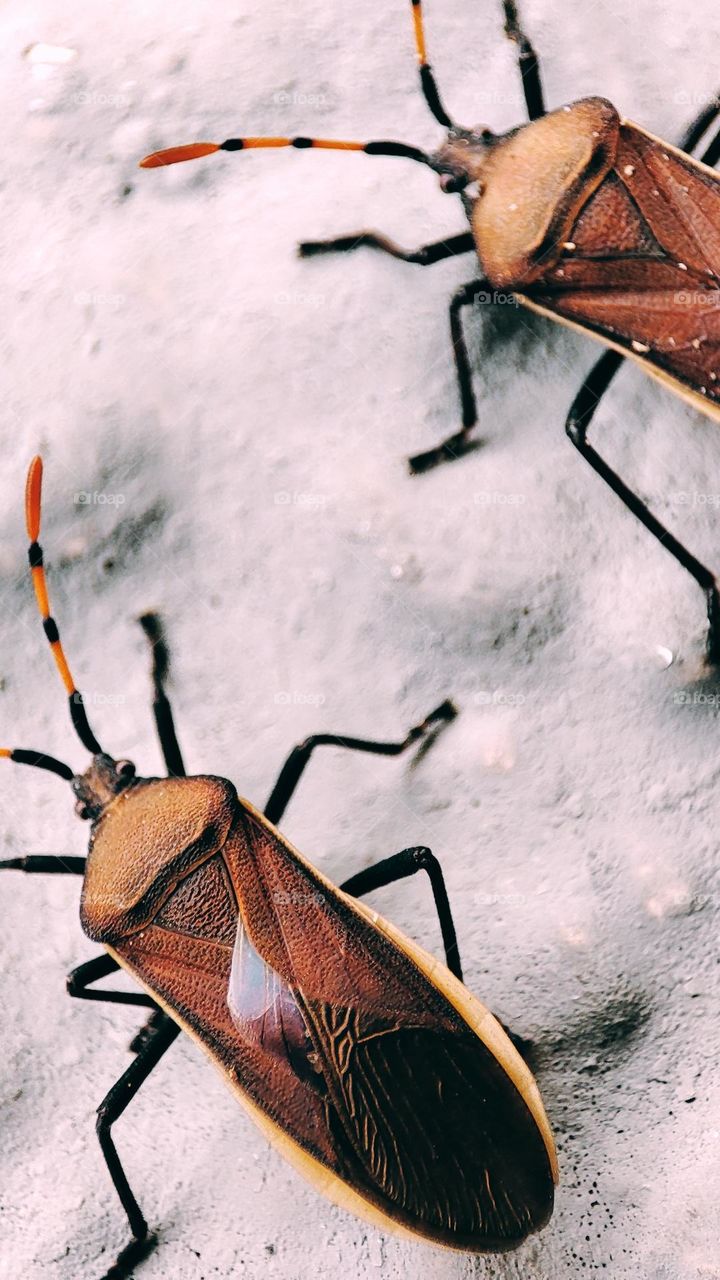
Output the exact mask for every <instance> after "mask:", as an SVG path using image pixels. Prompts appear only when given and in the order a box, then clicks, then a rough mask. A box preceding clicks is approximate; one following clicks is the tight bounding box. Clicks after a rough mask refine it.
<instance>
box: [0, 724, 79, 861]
mask: <svg viewBox="0 0 720 1280" xmlns="http://www.w3.org/2000/svg"><path fill="white" fill-rule="evenodd" d="M0 760H13V761H14V763H15V764H31V765H33V766H34V767H35V768H36V769H47V771H48V773H56V774H57V775H58V777H59V778H64V779H65V781H66V782H72V780H73V778H74V776H75V775H74V773H73V771H72V769H71V768H70V766H69V765H67V764H63V762H62V760H56V759H55V757H54V756H48V755H46V754H45V752H44V751H22V750H21V749H20V748H19V747H0ZM0 865H7V864H4V863H3V864H0Z"/></svg>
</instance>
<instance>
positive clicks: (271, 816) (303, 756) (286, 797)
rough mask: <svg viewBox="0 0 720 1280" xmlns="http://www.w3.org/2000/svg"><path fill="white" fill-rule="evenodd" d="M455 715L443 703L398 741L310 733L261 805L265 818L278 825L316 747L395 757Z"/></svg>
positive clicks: (454, 711) (287, 762)
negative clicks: (378, 740)
mask: <svg viewBox="0 0 720 1280" xmlns="http://www.w3.org/2000/svg"><path fill="white" fill-rule="evenodd" d="M456 715H457V711H456V709H455V707H454V706H453V704H452V702H449V701H447V702H443V703H442V704H441V705H440V706H439V707H436V708H435V710H434V711H431V712H430V715H429V716H427V717H426V718H425V720H423V722H422V724H418V725H415V727H414V728H413V729H411V730H410V732H409V733H408V734H406V736H405V737H404V738H403V740H402V742H369V741H366V740H365V739H364V738H346V737H342V736H340V735H339V734H336V733H316V734H313V736H312V737H311V738H306V739H305V741H304V742H301V743H300V745H299V746H297V747H295V748H294V749H293V750H292V751H291V752H290V755H289V756H288V758H287V760H286V761H285V764H284V765H283V767H282V769H281V770H280V775H279V777H278V780H277V782H276V783H275V786H274V787H273V789H272V791H271V793H270V798H269V800H268V802H267V804H266V805H265V810H264V812H265V817H266V818H267V819H268V820H269V821H270V822H273V823H275V824H276V825H277V823H278V822H280V820H281V819H282V816H283V814H284V812H285V810H286V809H287V807H288V804H289V803H290V800H291V798H292V796H293V794H294V792H295V788H296V787H297V785H298V783H299V781H300V778H301V777H302V775H303V773H304V771H305V768H306V766H307V764H308V762H309V760H310V757H311V755H312V753H313V751H314V750H315V748H316V747H345V748H347V749H348V750H349V751H367V752H369V753H370V754H371V755H376V756H399V755H400V753H401V752H402V751H405V750H407V748H408V747H410V746H412V744H413V743H414V742H418V741H420V739H421V738H425V737H426V736H427V735H428V734H429V733H430V731H431V730H432V729H433V728H434V727H435V726H437V725H440V724H443V723H446V722H447V721H449V720H454V718H455V716H456Z"/></svg>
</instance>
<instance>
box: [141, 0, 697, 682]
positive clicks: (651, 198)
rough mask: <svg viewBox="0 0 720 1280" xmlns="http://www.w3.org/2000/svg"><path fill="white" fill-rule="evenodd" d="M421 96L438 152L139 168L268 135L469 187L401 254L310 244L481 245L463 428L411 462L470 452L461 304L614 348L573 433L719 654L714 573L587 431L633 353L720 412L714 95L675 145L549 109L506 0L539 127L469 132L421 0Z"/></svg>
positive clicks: (577, 413)
mask: <svg viewBox="0 0 720 1280" xmlns="http://www.w3.org/2000/svg"><path fill="white" fill-rule="evenodd" d="M411 8H412V16H413V22H414V31H415V44H416V49H417V56H418V63H419V69H420V81H421V87H422V91H423V94H424V97H425V101H426V102H427V105H428V107H429V109H430V111H431V112H432V114H433V116H434V118H435V119H436V120H437V122H438V124H440V125H442V126H443V128H444V129H446V130H447V137H446V139H445V141H444V143H443V144H442V145H441V146H440V147H439V149H438V150H437V151H436V152H434V153H432V154H429V153H426V152H424V151H421V150H420V149H418V148H417V147H413V146H409V145H407V144H405V143H402V142H392V141H378V142H368V143H360V142H346V141H332V140H328V139H320V138H307V137H296V138H279V137H278V138H258V137H245V138H229V139H227V140H226V141H225V142H222V143H219V144H218V143H207V142H201V143H192V144H190V145H187V146H179V147H170V148H167V149H165V150H162V151H158V152H154V153H153V154H151V155H149V156H147V157H146V158H145V159H144V160H143V161H142V162H141V164H142V166H143V167H144V168H156V167H159V166H162V165H168V164H176V163H178V162H180V161H184V160H193V159H197V158H198V157H201V156H206V155H209V154H211V153H213V152H216V151H239V150H247V149H253V148H258V147H288V146H289V147H296V148H300V149H308V148H320V149H338V150H344V151H364V152H365V153H366V154H368V155H385V156H404V157H406V158H407V159H409V160H414V161H416V162H419V163H421V164H424V165H427V166H428V167H429V168H430V169H432V170H434V171H435V172H436V173H437V174H438V175H439V176H440V184H441V187H442V189H443V191H445V192H459V193H460V196H461V199H462V201H463V205H464V208H465V212H466V214H467V217H468V220H469V223H470V230H469V231H467V232H465V233H462V234H459V235H450V236H448V237H446V238H445V239H443V240H440V241H438V242H437V243H433V244H426V245H422V246H421V247H420V248H419V249H415V250H413V251H407V250H405V249H403V248H401V247H400V246H399V245H397V244H395V243H394V242H393V241H392V240H389V239H388V238H387V237H386V236H384V235H382V234H379V233H378V232H375V231H367V230H361V231H357V232H352V233H350V234H347V235H342V236H339V237H336V238H334V239H331V240H324V241H305V242H303V243H302V244H301V245H300V252H301V254H302V255H303V256H311V255H314V254H320V253H331V252H346V251H349V250H354V249H357V248H360V247H363V246H364V247H370V248H373V249H376V250H379V251H380V252H383V253H387V254H390V255H391V256H392V257H394V258H400V259H402V260H403V261H405V262H409V263H417V264H419V265H421V266H430V265H432V264H433V263H435V262H440V261H442V260H443V259H446V258H450V257H454V256H456V255H458V254H463V253H470V252H475V253H476V254H477V257H478V259H479V263H480V267H481V270H482V273H483V275H482V278H480V279H474V280H471V281H469V282H468V283H467V284H465V285H463V286H461V287H460V288H459V289H458V290H457V292H456V293H455V295H454V296H453V298H452V301H451V303H450V332H451V338H452V346H453V354H454V358H455V365H456V370H457V377H458V385H459V392H460V404H461V412H462V425H461V427H460V430H459V431H456V432H454V433H453V434H452V435H450V436H449V437H448V438H447V439H446V440H444V441H443V442H442V443H441V444H440V445H438V446H436V447H435V448H432V449H430V450H428V451H426V452H424V453H420V454H417V455H416V456H415V457H413V458H411V459H410V469H411V471H413V472H421V471H426V470H428V469H429V468H431V467H433V466H435V465H436V464H437V463H439V462H442V461H449V460H452V459H454V458H457V457H458V456H459V455H461V454H463V453H466V452H467V451H468V450H469V449H471V448H473V439H472V435H471V433H472V431H473V428H474V427H475V425H476V423H477V406H476V400H475V393H474V390H473V386H472V371H471V367H470V360H469V356H468V351H467V346H466V343H465V337H464V333H463V323H462V315H463V312H465V311H466V310H467V309H468V308H469V307H471V306H472V305H473V304H474V303H475V301H476V299H477V298H478V296H479V295H483V294H486V293H487V294H488V297H489V300H491V301H492V299H493V295H494V293H496V292H497V291H498V290H500V291H502V292H503V293H506V292H509V293H511V294H512V295H513V296H514V298H515V299H516V300H517V301H518V302H520V303H521V304H522V305H524V306H527V307H528V308H530V309H531V310H534V311H538V312H541V313H542V314H544V315H546V316H549V317H550V318H551V319H553V320H557V321H559V322H560V323H562V324H565V325H568V326H570V327H571V328H575V329H577V330H579V331H580V332H582V333H584V334H587V335H589V336H591V337H594V338H595V339H597V340H598V341H599V342H601V343H603V344H604V345H605V346H607V347H608V348H609V350H608V351H606V353H605V354H604V355H603V356H602V357H601V358H600V359H599V360H598V361H597V363H596V364H595V365H594V367H593V368H592V369H591V371H590V373H589V374H588V376H587V377H586V378H585V380H584V382H583V384H582V386H581V389H580V391H579V392H578V394H577V395H576V396H575V398H574V400H573V403H572V406H571V409H570V412H569V414H568V416H567V420H566V431H567V434H568V436H569V437H570V439H571V440H572V442H573V444H574V445H575V446H576V448H577V449H578V450H579V452H580V453H581V454H582V456H583V457H584V458H585V459H586V460H587V462H588V463H589V464H590V466H591V467H592V468H593V469H594V470H595V472H596V473H597V474H598V475H599V476H600V477H601V478H602V479H603V480H604V481H605V482H606V483H607V484H608V485H609V486H610V488H611V489H612V490H613V492H614V493H616V494H617V496H618V497H619V498H620V499H621V501H622V502H624V503H625V505H626V506H627V507H628V508H629V510H630V511H631V512H632V513H633V515H635V516H636V517H637V519H638V520H640V521H641V523H642V524H643V525H644V526H645V528H646V529H648V530H649V531H650V533H652V534H653V535H654V536H655V537H656V538H657V539H658V540H659V541H660V542H661V543H662V545H663V547H664V548H665V550H666V551H669V552H670V554H671V555H672V556H674V557H675V559H676V560H677V561H678V563H679V564H681V565H682V567H683V568H684V569H686V570H687V572H688V573H689V574H690V575H691V576H692V577H693V578H694V580H695V581H696V582H697V584H698V586H699V587H700V588H701V590H702V592H703V594H704V595H705V599H706V605H707V614H708V624H709V625H708V632H707V646H706V652H707V658H708V660H709V661H710V662H711V663H717V662H718V661H720V595H719V594H718V588H717V584H716V581H715V576H714V575H713V574H712V573H711V572H710V570H709V569H707V568H706V567H705V566H704V565H703V564H701V563H700V561H699V560H697V558H696V557H695V556H694V555H692V554H691V552H689V551H688V550H687V549H686V548H685V547H684V546H683V545H682V543H680V542H679V540H678V539H677V538H676V537H675V536H674V535H673V534H672V533H670V532H669V530H667V529H666V528H665V526H664V525H663V524H662V523H661V522H660V520H658V518H657V517H656V516H655V515H654V514H653V513H652V511H650V509H649V508H648V506H647V504H646V502H645V501H644V500H643V499H642V498H640V497H639V496H638V495H637V494H636V493H635V492H633V490H632V489H631V488H630V487H629V486H628V485H627V484H626V483H625V481H624V480H623V479H622V478H621V477H620V476H619V475H618V474H617V473H616V472H615V471H614V470H613V469H612V468H611V467H610V466H609V465H608V464H607V462H606V461H605V460H604V458H602V457H601V455H600V454H599V453H598V451H597V450H596V449H595V448H594V446H593V445H591V444H590V443H589V441H588V430H589V427H590V423H591V421H592V418H593V415H594V414H595V412H596V410H597V407H598V404H599V403H600V400H601V399H602V396H603V395H604V393H605V391H606V390H607V389H608V387H609V385H610V383H611V381H612V379H613V377H614V376H615V374H616V373H617V370H618V368H619V367H620V365H621V363H622V361H623V359H624V358H625V357H626V356H629V357H630V358H632V359H634V360H635V361H636V362H637V363H638V364H639V365H640V366H641V367H642V368H643V370H644V371H645V372H646V373H648V374H650V375H651V376H652V377H654V378H656V379H657V380H659V381H660V382H662V383H663V384H664V385H665V386H666V387H668V388H669V389H670V390H672V391H673V392H675V394H677V395H678V396H680V397H682V398H683V399H684V400H686V401H688V402H689V403H690V404H692V405H693V406H694V407H695V408H697V409H700V410H701V411H702V412H703V413H705V414H707V415H709V416H710V417H712V418H714V419H716V420H720V178H719V177H718V175H717V173H716V172H715V171H714V169H713V168H712V166H713V165H714V164H715V163H716V162H717V160H718V158H719V157H720V133H718V134H717V135H716V136H714V137H713V138H712V140H711V141H710V142H709V145H708V146H707V147H706V149H705V151H704V152H703V154H702V155H701V157H700V159H699V160H694V159H690V158H689V156H688V154H687V153H689V152H691V151H693V150H695V148H696V147H697V146H698V145H699V143H700V142H701V141H702V139H703V138H704V136H705V134H706V133H707V132H708V130H709V129H710V128H711V126H712V125H713V123H714V122H715V121H716V119H717V117H718V114H720V98H717V99H715V100H714V101H713V102H711V103H710V104H709V105H708V106H707V107H706V108H704V109H703V111H702V112H701V113H700V114H699V116H698V118H697V119H696V120H695V121H694V122H693V124H692V125H691V126H690V128H689V129H688V130H687V132H686V134H685V136H684V138H683V139H682V141H681V143H680V145H679V147H674V146H671V145H670V144H668V143H665V142H662V141H661V140H660V139H658V138H655V137H653V136H652V135H651V134H649V133H647V132H645V130H644V129H641V128H639V127H638V126H637V125H635V124H632V123H630V122H629V121H626V120H622V119H621V118H620V116H619V115H618V113H617V111H616V110H615V108H614V107H613V106H612V104H611V103H609V102H607V101H606V100H605V99H602V98H587V99H583V100H581V101H578V102H575V103H572V104H571V105H570V106H565V107H562V108H561V109H560V110H557V111H553V112H551V113H549V114H547V113H546V111H545V104H544V96H543V89H542V82H541V77H540V69H539V64H538V58H537V55H536V53H535V51H534V49H533V46H532V44H531V43H530V40H529V39H528V37H527V36H526V34H525V32H524V30H523V28H522V26H521V23H520V19H519V16H518V6H517V4H516V3H515V2H514V0H504V3H503V10H504V16H505V32H506V34H507V35H508V37H509V38H510V39H511V40H512V41H513V42H514V43H515V45H516V46H517V51H518V65H519V70H520V75H521V79H522V87H523V94H524V97H525V103H526V108H527V114H528V118H529V122H530V123H529V124H526V125H522V126H520V127H519V128H516V129H511V130H510V131H509V132H508V133H505V134H495V133H493V132H492V131H491V130H490V129H489V128H487V127H484V126H477V127H475V128H470V129H468V128H464V127H462V126H460V125H458V124H456V123H455V122H454V121H453V119H452V118H451V116H450V115H449V114H448V112H447V110H446V108H445V106H444V104H443V102H442V100H441V98H440V95H439V92H438V88H437V85H436V82H435V78H434V76H433V73H432V70H431V67H430V65H429V62H428V57H427V50H426V43H425V33H424V26H423V17H422V9H421V3H420V0H411Z"/></svg>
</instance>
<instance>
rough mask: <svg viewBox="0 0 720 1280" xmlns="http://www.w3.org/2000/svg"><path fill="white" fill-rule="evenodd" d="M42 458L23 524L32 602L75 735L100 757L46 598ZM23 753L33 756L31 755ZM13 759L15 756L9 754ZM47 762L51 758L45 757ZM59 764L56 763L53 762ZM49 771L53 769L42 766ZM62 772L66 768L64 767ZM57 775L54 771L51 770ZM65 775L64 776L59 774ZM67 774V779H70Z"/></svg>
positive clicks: (30, 483)
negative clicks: (40, 622)
mask: <svg viewBox="0 0 720 1280" xmlns="http://www.w3.org/2000/svg"><path fill="white" fill-rule="evenodd" d="M42 472H43V465H42V458H39V457H36V458H33V460H32V462H31V463H30V467H29V470H28V476H27V484H26V486H25V522H26V524H27V533H28V538H29V539H30V547H29V549H28V559H29V561H30V570H31V572H32V580H33V587H34V588H35V599H36V600H37V605H38V609H39V610H40V616H41V618H42V621H43V631H44V632H45V635H46V636H47V639H48V642H49V644H50V649H51V650H52V655H53V658H54V659H55V665H56V667H57V669H58V671H59V673H60V679H61V680H62V682H63V684H64V686H65V689H66V692H67V695H68V700H69V705H70V717H71V719H72V722H73V725H74V728H75V732H76V733H77V735H78V737H79V739H80V741H81V742H82V744H83V746H84V747H87V749H88V751H90V752H92V754H93V755H102V747H101V746H100V743H99V742H98V740H97V738H96V737H95V735H94V733H93V731H92V729H91V728H90V725H89V723H88V718H87V715H86V713H85V705H84V703H83V699H82V695H81V694H80V693H78V690H77V688H76V687H75V681H74V680H73V678H72V673H71V671H70V668H69V666H68V662H67V658H66V657H65V653H64V650H63V647H62V643H61V641H60V633H59V631H58V629H57V623H56V622H55V619H54V618H53V617H51V615H50V602H49V599H48V590H47V580H46V578H45V566H44V563H43V552H42V547H41V546H40V543H39V542H38V538H39V537H40V516H41V497H42ZM25 754H29V755H35V754H36V753H34V752H28V753H25ZM11 758H12V759H15V758H16V756H15V755H12V756H11ZM44 758H45V759H50V757H44ZM20 763H37V762H36V761H21V762H20ZM53 763H54V764H56V763H58V762H57V761H55V762H53ZM45 767H48V768H51V767H52V766H50V765H48V766H45ZM62 768H63V769H65V768H67V766H65V765H63V766H62ZM53 772H57V770H55V769H54V770H53ZM61 776H64V775H61ZM72 776H73V775H72V773H70V777H72Z"/></svg>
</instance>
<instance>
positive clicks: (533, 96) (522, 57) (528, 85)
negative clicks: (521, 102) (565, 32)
mask: <svg viewBox="0 0 720 1280" xmlns="http://www.w3.org/2000/svg"><path fill="white" fill-rule="evenodd" d="M503 9H504V11H505V35H506V36H507V37H508V39H510V40H512V41H513V42H514V44H516V45H517V49H518V68H519V71H520V79H521V81H522V88H523V94H524V96H525V105H526V107H527V113H528V119H529V120H537V119H538V117H539V116H544V115H545V102H544V98H543V88H542V79H541V77H540V63H539V62H538V57H537V54H536V52H535V50H534V49H533V47H532V45H531V43H530V41H529V40H528V38H527V36H526V35H525V32H524V31H523V29H522V27H521V25H520V19H519V17H518V11H517V4H516V3H515V0H503Z"/></svg>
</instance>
